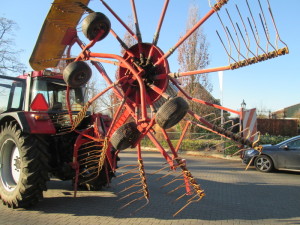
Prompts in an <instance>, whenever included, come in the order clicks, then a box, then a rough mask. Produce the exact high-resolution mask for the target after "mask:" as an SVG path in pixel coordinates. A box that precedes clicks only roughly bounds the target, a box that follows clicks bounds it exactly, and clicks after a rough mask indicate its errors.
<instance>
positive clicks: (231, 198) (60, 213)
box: [0, 152, 300, 225]
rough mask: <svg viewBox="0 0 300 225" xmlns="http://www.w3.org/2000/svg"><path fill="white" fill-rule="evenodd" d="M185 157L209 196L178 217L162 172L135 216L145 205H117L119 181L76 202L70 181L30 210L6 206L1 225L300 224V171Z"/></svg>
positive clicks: (129, 157)
mask: <svg viewBox="0 0 300 225" xmlns="http://www.w3.org/2000/svg"><path fill="white" fill-rule="evenodd" d="M121 157H122V163H125V162H126V163H129V164H135V163H136V158H135V157H134V154H133V152H125V153H122V155H121ZM184 157H185V158H186V159H187V166H188V168H189V169H190V171H191V172H192V174H193V176H194V177H196V178H197V180H198V182H199V183H200V184H201V187H202V188H203V189H205V193H206V196H205V198H203V199H202V200H201V201H200V202H198V203H193V204H191V205H190V206H188V207H187V208H186V209H185V210H184V211H183V212H181V213H180V214H179V215H178V216H177V217H175V218H173V217H172V214H173V213H174V212H176V211H177V210H178V209H179V208H180V207H181V206H183V204H184V202H183V201H178V202H172V201H173V200H174V199H176V197H178V195H177V194H176V193H172V194H169V195H166V192H167V191H168V188H165V189H160V186H161V185H162V184H164V182H163V180H162V181H157V180H156V179H157V178H158V177H159V176H160V175H161V174H163V173H162V172H161V173H159V174H155V175H152V176H148V183H149V188H150V195H151V197H150V199H151V200H150V203H149V204H148V205H147V206H146V207H145V208H143V209H142V210H140V211H138V212H137V213H135V214H133V215H132V214H131V213H132V212H133V211H134V210H135V209H136V208H138V207H139V206H140V205H141V204H143V203H144V202H139V203H136V204H135V205H133V206H131V207H127V208H125V209H123V210H119V208H120V207H121V206H122V205H124V202H125V201H117V200H118V197H117V195H116V193H118V192H119V191H120V190H122V187H121V186H120V185H116V183H117V182H118V180H120V178H118V179H114V180H113V183H112V185H111V187H110V188H108V189H105V190H104V191H103V192H86V191H82V192H79V193H78V197H77V198H73V197H72V195H73V193H72V187H71V184H70V182H62V181H56V180H52V181H51V182H49V185H48V186H49V190H48V191H47V192H45V199H44V200H43V201H42V202H40V203H39V204H38V205H37V206H35V207H34V208H32V209H31V210H24V209H17V210H13V209H8V208H6V207H5V206H1V210H0V224H1V225H2V224H45V225H47V224H107V225H117V224H120V225H131V224H172V225H173V224H178V225H188V224H197V225H198V224H300V173H291V172H276V173H270V174H264V173H260V172H257V171H255V170H254V169H250V170H249V171H244V170H243V169H244V166H243V165H242V164H241V163H240V162H239V161H231V160H224V159H215V158H203V157H199V156H186V155H185V156H184ZM144 159H145V169H146V172H147V173H150V172H153V171H155V170H157V169H159V168H161V165H162V162H163V161H162V158H161V157H160V155H159V154H157V153H153V152H147V153H145V154H144ZM166 179H167V178H166ZM175 186H176V184H173V186H172V187H171V188H174V187H175Z"/></svg>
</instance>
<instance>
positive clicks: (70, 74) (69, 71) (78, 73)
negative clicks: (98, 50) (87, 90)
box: [63, 61, 92, 88]
mask: <svg viewBox="0 0 300 225" xmlns="http://www.w3.org/2000/svg"><path fill="white" fill-rule="evenodd" d="M91 76H92V70H91V68H90V67H89V65H88V64H87V63H86V62H83V61H76V62H71V63H70V64H69V65H68V66H67V67H66V68H65V69H64V72H63V77H64V81H65V82H66V84H68V85H69V86H70V87H72V88H78V87H81V86H82V85H84V84H86V83H87V82H88V81H89V80H90V78H91Z"/></svg>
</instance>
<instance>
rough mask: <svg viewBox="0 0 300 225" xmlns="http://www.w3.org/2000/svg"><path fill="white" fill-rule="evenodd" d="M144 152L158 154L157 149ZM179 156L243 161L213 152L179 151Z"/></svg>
mask: <svg viewBox="0 0 300 225" xmlns="http://www.w3.org/2000/svg"><path fill="white" fill-rule="evenodd" d="M142 150H144V151H154V152H158V150H157V148H151V147H142ZM126 151H135V149H134V148H129V149H126ZM166 151H167V152H168V153H170V152H171V151H170V150H169V149H166ZM179 154H187V155H194V156H201V157H206V158H218V159H226V160H234V161H241V158H240V157H239V156H229V155H224V154H223V153H213V152H209V151H182V150H179Z"/></svg>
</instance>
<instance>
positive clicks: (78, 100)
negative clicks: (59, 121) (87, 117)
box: [31, 78, 85, 111]
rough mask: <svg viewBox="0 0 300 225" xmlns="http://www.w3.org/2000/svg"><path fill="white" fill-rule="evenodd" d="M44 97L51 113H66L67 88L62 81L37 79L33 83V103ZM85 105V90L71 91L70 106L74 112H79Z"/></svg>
mask: <svg viewBox="0 0 300 225" xmlns="http://www.w3.org/2000/svg"><path fill="white" fill-rule="evenodd" d="M40 94H42V96H43V100H44V101H45V102H46V103H47V105H48V110H49V111H61V110H63V111H66V110H67V109H68V108H67V100H66V99H67V86H66V84H65V83H64V82H63V81H62V80H54V79H51V78H48V79H46V78H36V79H35V80H34V81H33V86H32V95H31V103H32V102H33V101H34V100H35V98H37V96H38V97H39V98H40V96H41V95H40ZM84 103H85V90H84V88H76V89H70V105H71V110H72V111H79V110H81V108H82V107H83V105H84Z"/></svg>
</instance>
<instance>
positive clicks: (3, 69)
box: [0, 17, 25, 74]
mask: <svg viewBox="0 0 300 225" xmlns="http://www.w3.org/2000/svg"><path fill="white" fill-rule="evenodd" d="M16 28H17V25H16V23H15V22H14V21H12V20H9V19H6V18H4V17H0V74H7V73H9V72H22V70H23V69H24V68H25V65H24V64H22V63H20V62H19V59H18V54H19V53H20V51H16V50H15V49H14V48H13V45H14V41H13V31H14V30H15V29H16Z"/></svg>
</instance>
